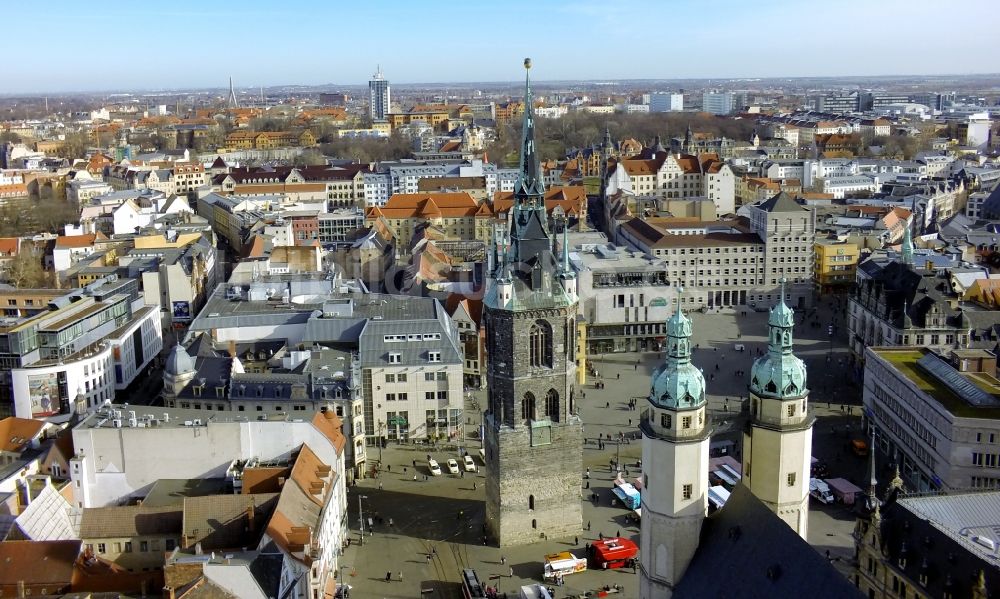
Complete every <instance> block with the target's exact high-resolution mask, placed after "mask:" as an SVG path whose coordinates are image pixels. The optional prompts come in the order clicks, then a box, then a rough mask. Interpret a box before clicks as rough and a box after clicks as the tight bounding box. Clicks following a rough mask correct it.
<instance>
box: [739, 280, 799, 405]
mask: <svg viewBox="0 0 1000 599" xmlns="http://www.w3.org/2000/svg"><path fill="white" fill-rule="evenodd" d="M767 326H768V327H769V328H770V332H769V334H768V344H767V353H766V354H765V355H763V356H761V357H759V358H757V360H756V361H755V362H754V364H753V368H752V369H751V370H750V390H751V391H752V392H754V393H756V394H757V395H760V396H762V397H773V398H778V399H790V398H794V397H801V396H803V395H805V394H806V393H807V392H808V391H807V389H806V365H805V363H804V362H802V360H800V359H799V358H798V357H797V356H795V354H794V353H792V350H793V342H792V329H793V328H794V327H795V313H794V312H793V311H792V309H791V308H789V307H788V304H786V303H785V279H782V280H781V299H780V300H779V301H778V304H777V305H776V306H774V307H773V308H771V313H770V315H769V316H768V319H767Z"/></svg>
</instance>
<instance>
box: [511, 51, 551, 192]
mask: <svg viewBox="0 0 1000 599" xmlns="http://www.w3.org/2000/svg"><path fill="white" fill-rule="evenodd" d="M530 69H531V59H530V58H525V59H524V124H523V127H522V132H521V165H520V169H519V171H520V172H519V173H518V175H517V183H516V185H515V186H514V198H515V199H516V202H515V203H517V204H523V203H525V202H526V201H527V202H531V203H541V199H542V196H543V195H544V194H545V185H544V184H543V183H542V173H541V170H542V168H541V166H540V164H539V162H538V154H537V153H536V151H535V108H534V102H533V101H532V99H531V78H530V77H529V76H528V71H529V70H530Z"/></svg>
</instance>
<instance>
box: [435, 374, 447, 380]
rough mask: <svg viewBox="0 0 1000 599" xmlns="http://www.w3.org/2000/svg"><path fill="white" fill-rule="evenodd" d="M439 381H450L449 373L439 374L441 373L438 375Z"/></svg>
mask: <svg viewBox="0 0 1000 599" xmlns="http://www.w3.org/2000/svg"><path fill="white" fill-rule="evenodd" d="M437 380H439V381H447V380H448V373H447V372H439V373H437Z"/></svg>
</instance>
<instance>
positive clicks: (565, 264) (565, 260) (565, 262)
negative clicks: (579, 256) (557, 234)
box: [562, 219, 573, 275]
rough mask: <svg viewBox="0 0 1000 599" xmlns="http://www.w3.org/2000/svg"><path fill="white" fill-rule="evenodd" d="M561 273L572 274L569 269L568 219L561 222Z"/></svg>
mask: <svg viewBox="0 0 1000 599" xmlns="http://www.w3.org/2000/svg"><path fill="white" fill-rule="evenodd" d="M562 271H563V274H564V275H569V274H570V273H571V272H573V271H572V270H570V268H569V219H565V220H563V242H562Z"/></svg>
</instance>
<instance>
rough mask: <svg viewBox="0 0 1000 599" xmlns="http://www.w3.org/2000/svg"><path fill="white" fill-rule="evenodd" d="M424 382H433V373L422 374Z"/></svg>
mask: <svg viewBox="0 0 1000 599" xmlns="http://www.w3.org/2000/svg"><path fill="white" fill-rule="evenodd" d="M424 380H425V381H433V380H434V373H433V372H425V373H424Z"/></svg>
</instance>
